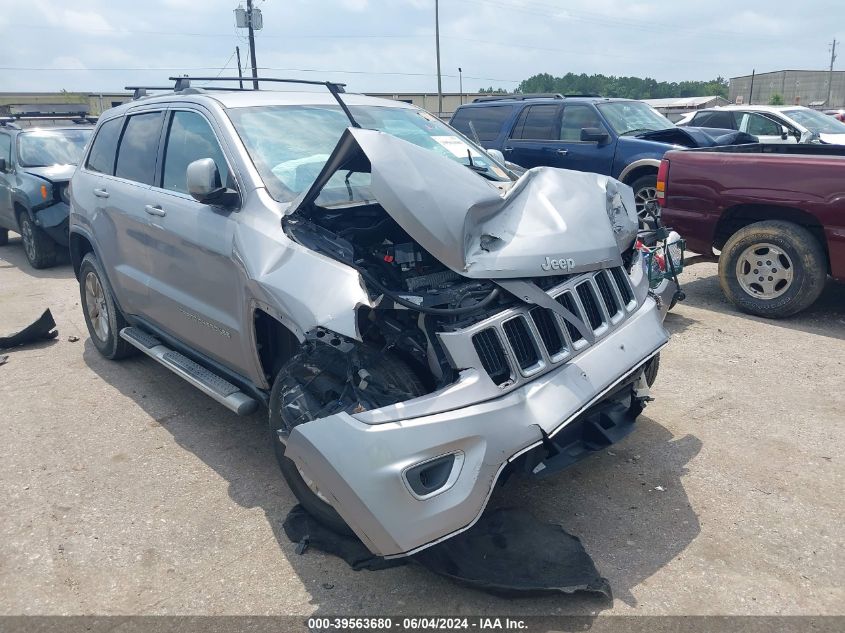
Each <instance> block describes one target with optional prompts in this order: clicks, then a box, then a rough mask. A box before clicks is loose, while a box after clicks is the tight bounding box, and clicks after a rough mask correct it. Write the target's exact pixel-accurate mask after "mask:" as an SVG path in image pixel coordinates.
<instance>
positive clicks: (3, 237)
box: [0, 229, 9, 246]
mask: <svg viewBox="0 0 845 633" xmlns="http://www.w3.org/2000/svg"><path fill="white" fill-rule="evenodd" d="M8 243H9V230H8V229H0V246H6V244H8Z"/></svg>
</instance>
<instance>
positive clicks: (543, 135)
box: [511, 104, 559, 141]
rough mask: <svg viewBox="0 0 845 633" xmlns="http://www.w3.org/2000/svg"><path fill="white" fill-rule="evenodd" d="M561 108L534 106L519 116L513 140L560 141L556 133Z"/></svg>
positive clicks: (555, 106)
mask: <svg viewBox="0 0 845 633" xmlns="http://www.w3.org/2000/svg"><path fill="white" fill-rule="evenodd" d="M558 110H559V106H557V105H551V104H549V105H533V106H529V107H527V108H525V109H524V110H523V111H522V113H521V114H520V115H519V119H518V120H517V122H516V125H515V126H514V130H513V135H512V136H511V138H515V139H523V140H537V141H548V140H558V134H557V131H556V127H557V125H556V124H557V119H558V116H557V114H558Z"/></svg>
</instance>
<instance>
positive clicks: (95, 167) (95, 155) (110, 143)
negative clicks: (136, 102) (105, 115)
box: [85, 117, 123, 176]
mask: <svg viewBox="0 0 845 633" xmlns="http://www.w3.org/2000/svg"><path fill="white" fill-rule="evenodd" d="M121 127H123V117H117V118H116V119H111V120H110V121H106V122H105V123H103V124H102V125H101V126H100V130H99V131H98V132H97V136H96V138H95V139H94V144H93V145H92V146H91V152H90V153H89V154H88V162H87V163H85V166H86V167H87V168H88V169H90V170H91V171H96V172H99V173H101V174H108V175H109V176H111V175H113V174H114V159H115V154H116V153H117V140H118V139H119V138H120V129H121Z"/></svg>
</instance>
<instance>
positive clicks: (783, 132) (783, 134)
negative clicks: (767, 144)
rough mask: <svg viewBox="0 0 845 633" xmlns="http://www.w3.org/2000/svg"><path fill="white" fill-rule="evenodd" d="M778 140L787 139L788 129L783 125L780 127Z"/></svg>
mask: <svg viewBox="0 0 845 633" xmlns="http://www.w3.org/2000/svg"><path fill="white" fill-rule="evenodd" d="M780 138H781V140H784V141H785V140H786V139H788V138H789V128H788V127H786V126H785V125H781V126H780Z"/></svg>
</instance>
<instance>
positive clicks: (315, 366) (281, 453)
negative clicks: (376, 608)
mask: <svg viewBox="0 0 845 633" xmlns="http://www.w3.org/2000/svg"><path fill="white" fill-rule="evenodd" d="M353 383H354V384H353ZM424 392H425V389H424V388H423V385H422V383H421V382H420V380H419V379H418V378H417V377H416V375H415V374H414V373H413V372H412V371H411V369H410V367H408V366H407V365H406V364H405V363H404V362H402V361H401V360H399V359H398V358H396V357H394V356H392V355H391V354H390V353H383V352H381V351H379V350H377V349H374V348H370V347H362V348H359V349H358V350H355V351H354V352H349V353H348V354H347V353H344V352H341V351H340V350H338V349H336V348H334V347H331V346H329V345H325V344H318V345H317V346H315V347H314V348H313V349H310V350H306V351H303V352H301V353H300V354H297V355H296V356H294V357H293V358H292V359H290V360H289V361H288V362H287V363H286V364H285V365H284V366H283V367H282V369H281V370H280V371H279V374H278V375H277V376H276V380H275V382H274V383H273V390H272V391H271V393H270V430H271V431H272V435H273V446H274V449H275V452H276V459H277V460H278V462H279V467H280V468H281V470H282V475H284V478H285V480H286V481H287V483H288V486H290V489H291V491H292V492H293V494H294V495H295V496H296V498H297V499H298V500H299V502H300V503H301V504H302V506H303V507H304V508H305V509H306V510H307V511H308V513H309V514H311V515H312V516H313V517H314V518H316V519H317V520H318V521H320V522H321V523H323V524H324V525H326V526H327V527H329V528H331V529H333V530H335V531H336V532H341V533H345V534H351V533H352V530H351V529H350V528H349V526H348V525H346V522H345V521H344V520H343V519H342V518H341V516H340V515H339V514H338V513H337V511H336V510H335V509H334V508H333V507H332V506H331V501H330V499H329V498H328V497H327V496H326V495H325V494H323V492H322V491H321V490H320V488H319V486H318V485H317V483H316V482H314V481H313V480H311V479H310V478H309V477H308V476H307V475H306V474H305V473H303V472H302V471H301V470H300V469H299V468H298V467H297V465H296V464H295V463H294V462H293V460H291V459H290V458H288V457H286V456H285V445H286V442H287V438H288V437H289V436H290V433H291V431H293V429H294V428H295V427H296V426H299V425H300V424H307V423H308V422H310V421H312V420H316V419H318V418H323V417H326V416H330V415H334V414H336V413H340V412H341V411H345V412H347V413H353V412H356V411H361V410H365V409H373V408H378V407H383V406H386V405H388V404H393V403H394V402H398V401H400V400H407V399H410V398H413V397H416V396H419V395H422V394H423V393H424Z"/></svg>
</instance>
